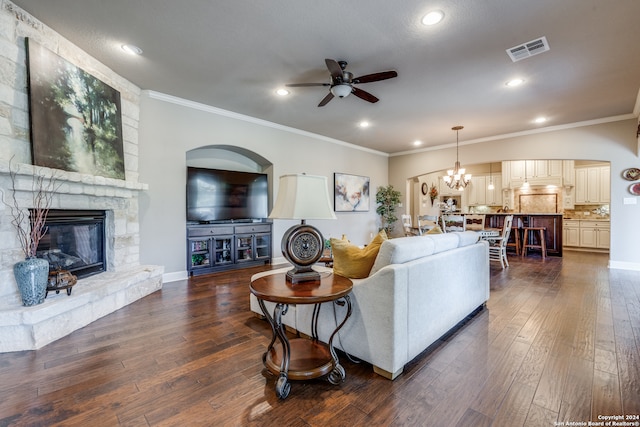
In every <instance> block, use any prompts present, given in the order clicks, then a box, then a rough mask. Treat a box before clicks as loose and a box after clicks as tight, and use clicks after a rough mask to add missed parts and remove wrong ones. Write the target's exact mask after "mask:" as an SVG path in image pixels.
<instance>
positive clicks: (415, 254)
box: [369, 231, 480, 274]
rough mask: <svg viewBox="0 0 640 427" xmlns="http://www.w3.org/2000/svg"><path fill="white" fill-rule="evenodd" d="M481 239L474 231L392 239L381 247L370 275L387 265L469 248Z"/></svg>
mask: <svg viewBox="0 0 640 427" xmlns="http://www.w3.org/2000/svg"><path fill="white" fill-rule="evenodd" d="M479 238H480V236H479V234H478V233H476V232H474V231H462V232H453V233H445V234H429V235H425V236H419V237H400V238H397V239H390V240H387V241H385V242H383V243H382V246H380V251H379V252H378V256H377V257H376V260H375V262H374V263H373V267H372V268H371V272H370V273H369V274H375V273H376V272H377V271H379V270H380V269H382V268H383V267H385V266H387V265H391V264H403V263H405V262H409V261H413V260H415V259H418V258H422V257H425V256H429V255H432V254H437V253H440V252H445V251H449V250H451V249H455V248H458V247H463V246H469V245H472V244H474V243H476V242H477V241H478V239H479Z"/></svg>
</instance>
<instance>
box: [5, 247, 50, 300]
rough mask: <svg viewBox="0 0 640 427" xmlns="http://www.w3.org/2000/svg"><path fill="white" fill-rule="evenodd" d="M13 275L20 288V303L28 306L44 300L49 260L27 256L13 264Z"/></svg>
mask: <svg viewBox="0 0 640 427" xmlns="http://www.w3.org/2000/svg"><path fill="white" fill-rule="evenodd" d="M13 275H14V276H15V278H16V283H17V284H18V289H19V290H20V296H21V297H22V305H24V306H25V307H30V306H32V305H37V304H42V303H43V302H44V297H45V295H46V293H47V280H48V279H49V261H47V260H46V259H42V258H35V257H32V258H27V259H25V260H24V261H20V262H17V263H16V264H15V265H14V266H13Z"/></svg>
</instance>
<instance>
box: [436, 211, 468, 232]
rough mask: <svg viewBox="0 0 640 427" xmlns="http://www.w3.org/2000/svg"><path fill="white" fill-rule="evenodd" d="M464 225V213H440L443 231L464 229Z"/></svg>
mask: <svg viewBox="0 0 640 427" xmlns="http://www.w3.org/2000/svg"><path fill="white" fill-rule="evenodd" d="M465 226H466V224H465V221H464V215H456V214H445V215H442V231H443V232H445V233H448V232H450V231H464V230H465Z"/></svg>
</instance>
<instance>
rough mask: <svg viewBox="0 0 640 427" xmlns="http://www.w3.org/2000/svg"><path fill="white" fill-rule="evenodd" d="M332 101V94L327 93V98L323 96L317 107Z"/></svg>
mask: <svg viewBox="0 0 640 427" xmlns="http://www.w3.org/2000/svg"><path fill="white" fill-rule="evenodd" d="M332 99H333V94H332V93H331V92H329V93H328V94H327V96H325V97H324V98H323V99H322V101H320V104H318V107H324V106H325V105H327V103H328V102H329V101H331V100H332Z"/></svg>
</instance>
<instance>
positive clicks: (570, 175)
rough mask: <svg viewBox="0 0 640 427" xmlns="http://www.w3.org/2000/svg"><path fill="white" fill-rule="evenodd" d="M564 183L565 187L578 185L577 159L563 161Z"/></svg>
mask: <svg viewBox="0 0 640 427" xmlns="http://www.w3.org/2000/svg"><path fill="white" fill-rule="evenodd" d="M562 185H563V186H565V187H573V186H575V185H576V171H575V160H563V161H562Z"/></svg>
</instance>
